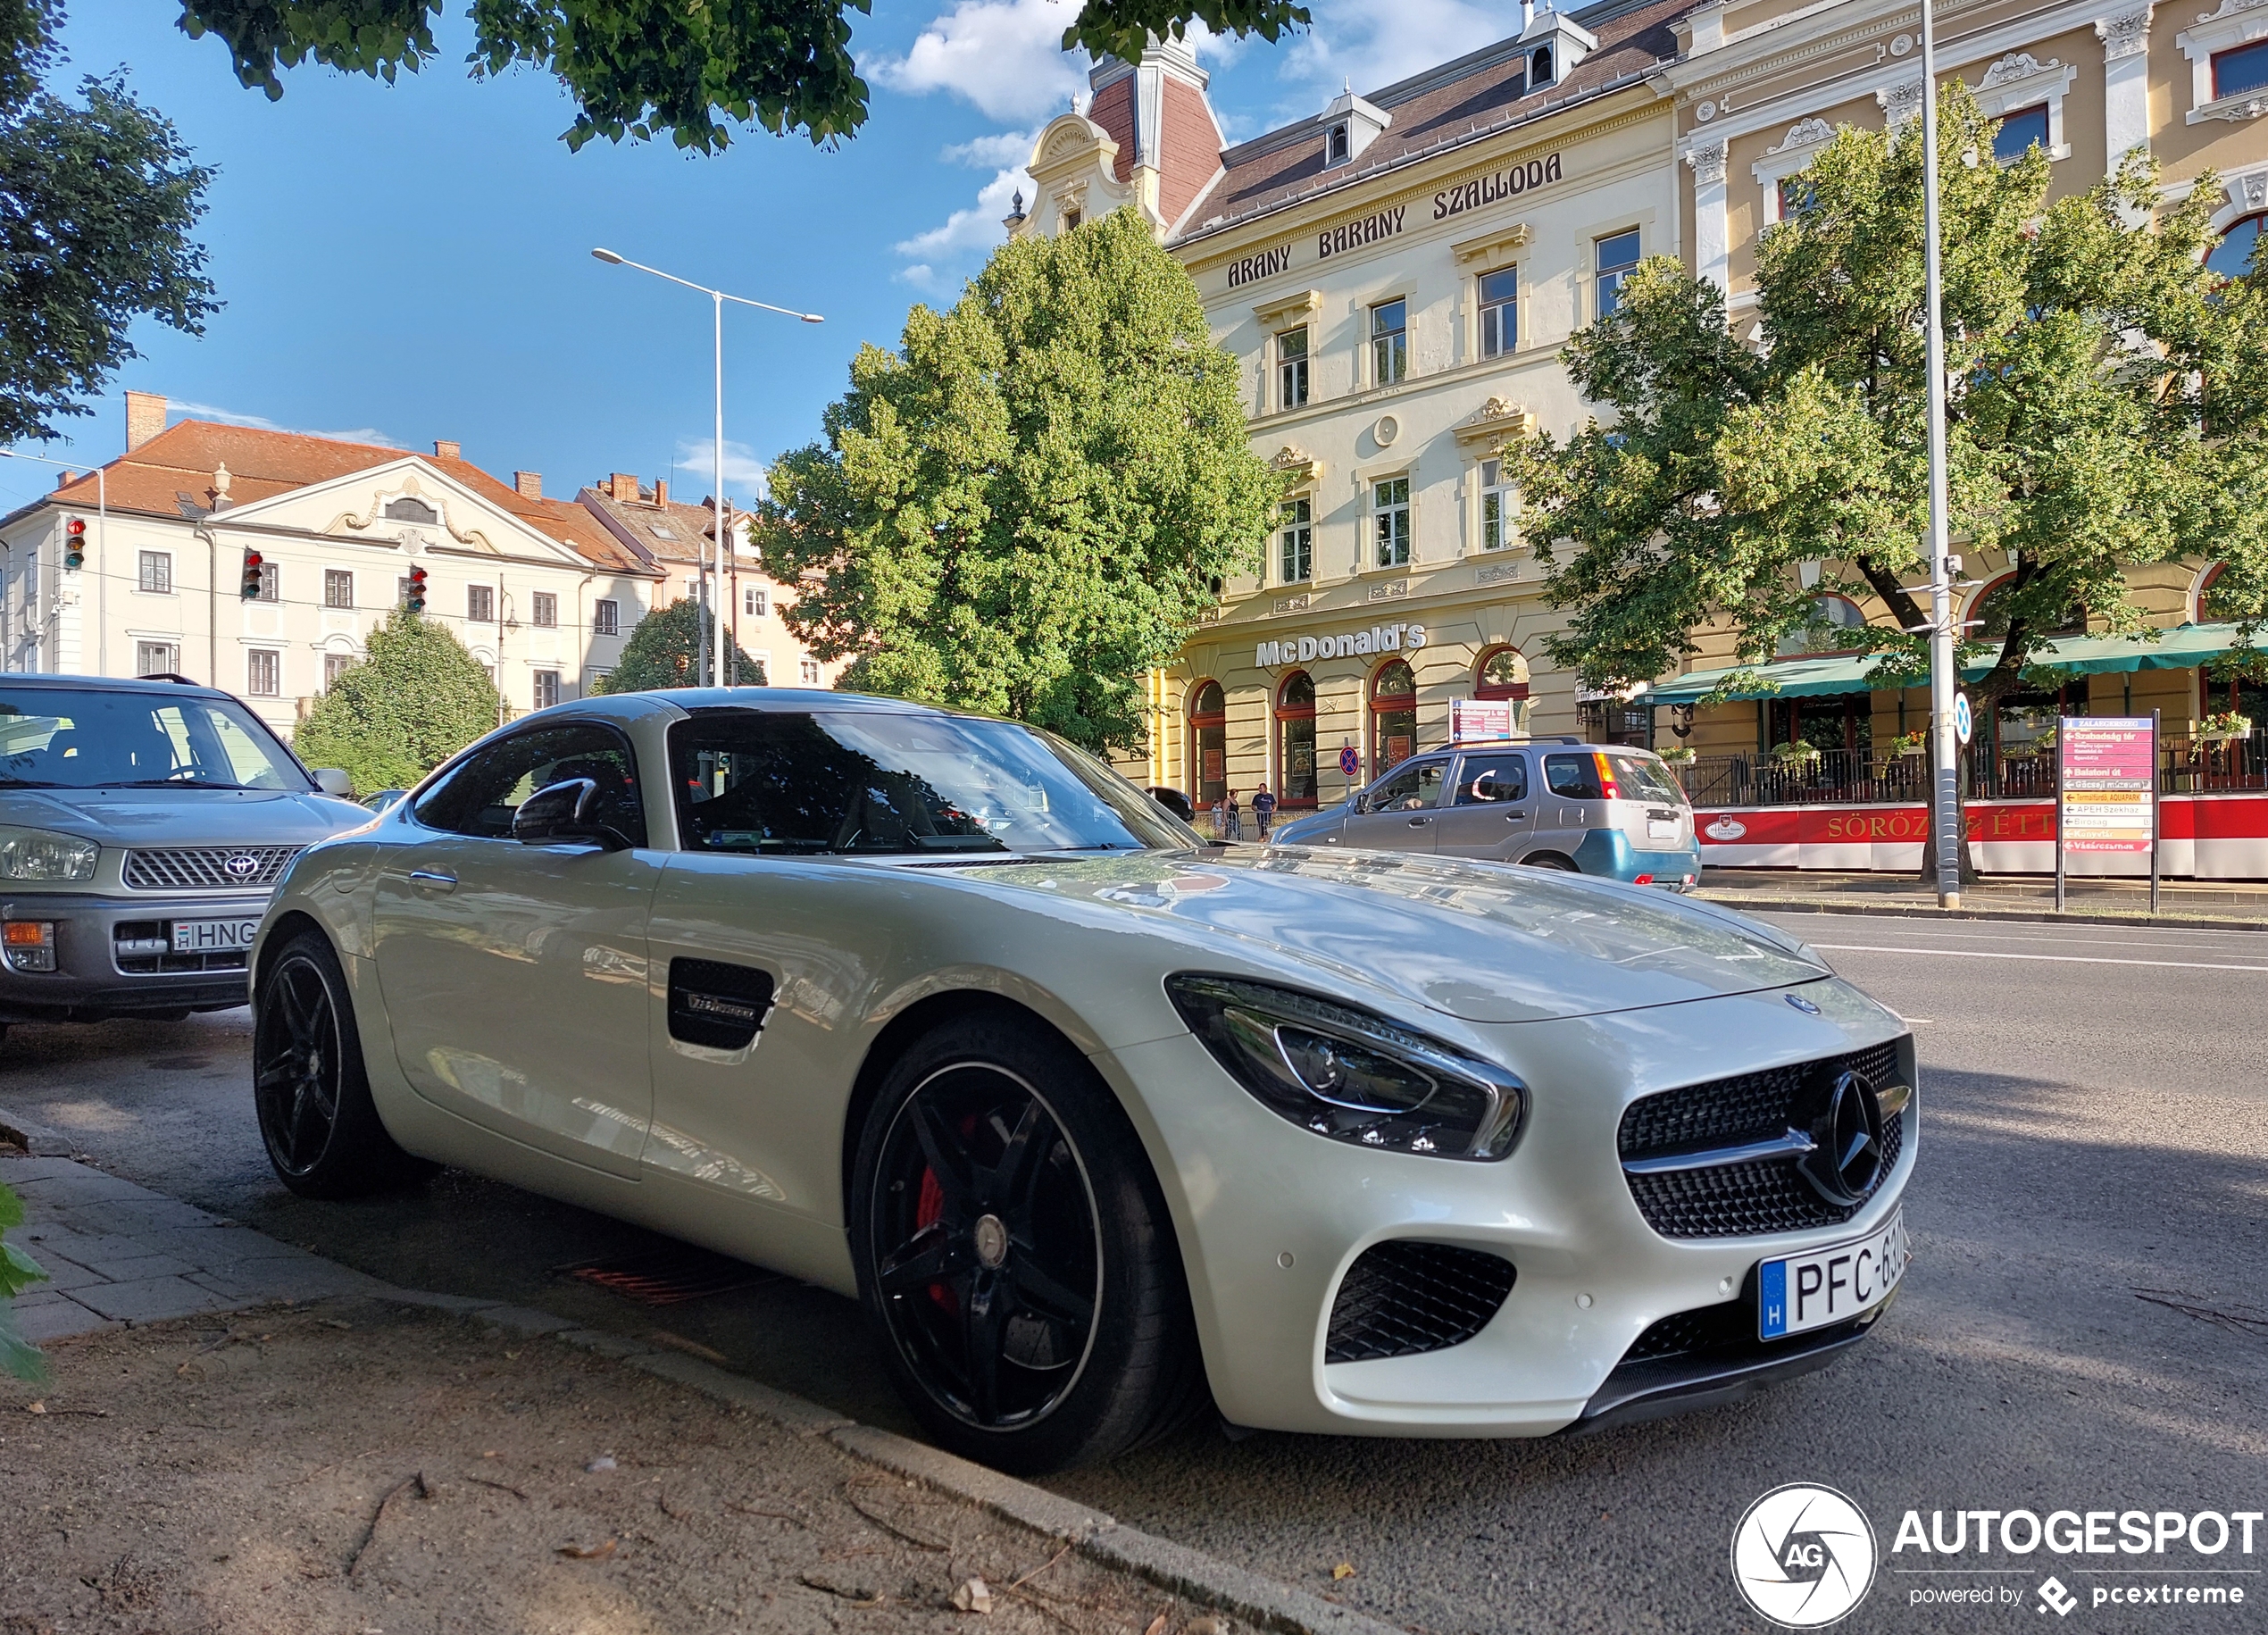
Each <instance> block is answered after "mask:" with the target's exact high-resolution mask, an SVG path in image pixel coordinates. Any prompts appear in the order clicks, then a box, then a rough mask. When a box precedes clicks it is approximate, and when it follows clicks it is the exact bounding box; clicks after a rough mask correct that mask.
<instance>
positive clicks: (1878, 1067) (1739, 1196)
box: [1616, 1041, 1912, 1238]
mask: <svg viewBox="0 0 2268 1635" xmlns="http://www.w3.org/2000/svg"><path fill="white" fill-rule="evenodd" d="M1846 1068H1848V1069H1851V1070H1854V1071H1855V1072H1858V1073H1859V1074H1861V1075H1862V1076H1863V1077H1864V1078H1865V1079H1866V1080H1867V1081H1868V1082H1869V1083H1871V1084H1872V1085H1873V1086H1874V1087H1875V1088H1876V1089H1878V1090H1879V1089H1882V1088H1883V1087H1884V1086H1887V1085H1889V1084H1893V1083H1897V1082H1898V1081H1899V1080H1900V1074H1899V1072H1898V1060H1897V1043H1896V1042H1895V1041H1892V1042H1890V1043H1887V1044H1881V1045H1877V1046H1874V1047H1872V1048H1870V1049H1866V1050H1860V1051H1855V1052H1853V1053H1852V1054H1851V1055H1845V1056H1833V1057H1830V1058H1828V1059H1827V1060H1825V1061H1823V1062H1808V1063H1803V1064H1798V1065H1796V1066H1793V1067H1775V1068H1769V1069H1767V1070H1765V1071H1764V1072H1757V1073H1743V1074H1741V1075H1740V1076H1739V1077H1738V1078H1733V1079H1719V1080H1713V1081H1712V1082H1710V1083H1707V1084H1694V1085H1688V1086H1687V1087H1686V1088H1684V1089H1677V1090H1664V1091H1663V1092H1662V1094H1660V1095H1658V1096H1647V1097H1642V1098H1640V1099H1639V1100H1638V1101H1634V1102H1632V1103H1631V1104H1630V1108H1629V1110H1628V1111H1627V1112H1625V1113H1624V1114H1622V1132H1621V1135H1620V1137H1619V1138H1618V1139H1617V1143H1616V1145H1617V1146H1618V1147H1619V1148H1620V1149H1621V1153H1622V1157H1623V1158H1624V1159H1625V1160H1629V1159H1633V1158H1647V1157H1654V1156H1657V1155H1663V1154H1668V1153H1675V1152H1680V1151H1692V1150H1694V1149H1696V1148H1698V1147H1712V1146H1714V1147H1729V1146H1733V1145H1737V1144H1739V1143H1740V1142H1743V1141H1751V1140H1769V1139H1772V1138H1773V1137H1775V1136H1778V1135H1780V1133H1781V1132H1782V1131H1784V1130H1787V1129H1788V1128H1789V1126H1790V1125H1791V1124H1794V1123H1796V1122H1799V1121H1798V1114H1797V1098H1798V1097H1800V1096H1801V1095H1802V1093H1803V1089H1804V1086H1805V1082H1806V1081H1807V1080H1809V1079H1810V1078H1811V1077H1812V1075H1814V1073H1818V1072H1822V1071H1824V1072H1836V1073H1839V1072H1842V1071H1844V1070H1845V1069H1846ZM1911 1106H1912V1104H1911V1103H1910V1102H1909V1103H1908V1104H1907V1108H1906V1109H1905V1110H1901V1111H1899V1112H1897V1113H1891V1112H1888V1111H1886V1112H1885V1113H1884V1114H1883V1115H1882V1173H1883V1174H1885V1175H1887V1174H1889V1172H1890V1171H1891V1169H1892V1168H1894V1167H1895V1166H1896V1165H1897V1161H1898V1154H1899V1152H1900V1151H1901V1150H1902V1149H1903V1148H1904V1147H1905V1120H1906V1116H1907V1112H1908V1111H1910V1109H1911ZM1623 1179H1624V1180H1626V1181H1628V1182H1629V1183H1630V1196H1631V1197H1632V1198H1634V1199H1635V1200H1636V1201H1637V1203H1638V1213H1639V1214H1643V1215H1644V1216H1645V1217H1646V1222H1647V1225H1649V1226H1651V1227H1652V1228H1653V1229H1654V1230H1655V1231H1657V1232H1659V1233H1661V1234H1662V1235H1663V1237H1664V1238H1746V1237H1753V1236H1761V1235H1764V1234H1766V1233H1771V1232H1797V1231H1805V1230H1810V1229H1811V1228H1813V1227H1818V1226H1838V1225H1840V1224H1841V1223H1842V1222H1845V1221H1847V1220H1849V1219H1850V1218H1851V1217H1852V1216H1853V1215H1855V1214H1857V1213H1858V1212H1859V1211H1860V1210H1861V1209H1863V1208H1864V1207H1865V1203H1866V1200H1864V1199H1861V1200H1860V1201H1859V1202H1857V1203H1855V1204H1849V1205H1841V1204H1830V1202H1828V1201H1827V1200H1826V1199H1825V1198H1823V1197H1820V1195H1819V1194H1818V1193H1817V1192H1815V1191H1814V1190H1813V1189H1812V1188H1811V1186H1810V1184H1809V1183H1808V1182H1806V1181H1805V1180H1804V1178H1803V1177H1802V1176H1801V1175H1800V1174H1798V1173H1797V1169H1796V1160H1795V1159H1794V1158H1793V1157H1774V1158H1768V1159H1760V1160H1757V1161H1755V1162H1753V1163H1744V1164H1721V1165H1717V1166H1715V1167H1713V1168H1707V1169H1687V1170H1666V1171H1662V1172H1656V1173H1653V1174H1637V1175H1634V1174H1629V1173H1625V1174H1624V1176H1623Z"/></svg>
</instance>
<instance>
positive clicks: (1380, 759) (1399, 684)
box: [1371, 658, 1417, 772]
mask: <svg viewBox="0 0 2268 1635" xmlns="http://www.w3.org/2000/svg"><path fill="white" fill-rule="evenodd" d="M1416 751H1417V677H1416V676H1415V675H1414V674H1413V673H1412V672H1411V670H1410V667H1409V665H1408V664H1406V663H1404V662H1403V661H1402V660H1400V659H1398V658H1397V659H1389V660H1388V661H1387V662H1386V663H1384V664H1383V665H1381V666H1380V668H1379V672H1378V673H1377V674H1376V675H1375V676H1372V678H1371V765H1372V771H1373V772H1387V771H1388V770H1390V769H1391V768H1393V767H1396V766H1398V765H1400V764H1401V763H1403V762H1405V761H1406V760H1408V759H1409V758H1410V756H1411V755H1413V754H1415V753H1416Z"/></svg>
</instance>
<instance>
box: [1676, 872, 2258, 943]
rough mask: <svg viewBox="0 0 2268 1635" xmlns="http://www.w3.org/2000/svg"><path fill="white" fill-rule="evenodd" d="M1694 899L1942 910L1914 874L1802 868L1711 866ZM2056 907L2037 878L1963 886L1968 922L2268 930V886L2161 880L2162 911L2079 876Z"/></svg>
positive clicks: (2142, 889) (2138, 885)
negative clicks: (2059, 909) (2061, 906)
mask: <svg viewBox="0 0 2268 1635" xmlns="http://www.w3.org/2000/svg"><path fill="white" fill-rule="evenodd" d="M1694 895H1695V896H1697V897H1702V898H1704V899H1705V900H1706V901H1709V902H1713V903H1724V904H1728V905H1731V906H1733V907H1736V908H1742V909H1749V910H1760V911H1761V910H1772V909H1791V910H1804V909H1809V910H1823V911H1827V912H1830V913H1891V914H1927V915H1935V914H1937V913H1939V912H1940V910H1939V908H1938V905H1937V893H1936V891H1935V889H1934V888H1931V887H1929V886H1925V885H1923V884H1922V882H1921V881H1920V880H1915V879H1914V877H1913V876H1911V875H1908V874H1830V873H1827V872H1814V871H1810V870H1795V869H1704V870H1703V871H1702V873H1701V884H1700V886H1699V888H1697V890H1696V891H1695V893H1694ZM2064 901H2065V903H2066V905H2067V906H2066V907H2065V909H2064V912H2063V913H2057V912H2056V910H2055V880H2053V879H2052V878H2050V879H2039V878H2035V877H2033V876H2030V875H2022V876H2002V877H1997V878H1992V879H1987V880H1975V881H1972V882H1971V883H1970V884H1969V885H1967V886H1964V888H1962V891H1961V908H1960V911H1959V912H1960V913H1961V914H1962V916H1963V917H1964V918H1969V919H2023V920H2060V921H2071V922H2093V923H2102V922H2108V923H2117V924H2133V925H2173V926H2181V925H2193V926H2201V927H2206V928H2210V929H2214V930H2229V929H2239V928H2245V927H2251V928H2257V929H2268V883H2261V882H2255V881H2251V880H2209V881H2189V880H2181V881H2174V880H2165V881H2161V882H2160V884H2159V889H2158V912H2157V913H2155V915H2153V914H2152V913H2150V885H2149V881H2148V880H2072V881H2071V882H2069V883H2068V885H2067V887H2066V889H2065V897H2064Z"/></svg>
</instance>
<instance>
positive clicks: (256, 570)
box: [244, 551, 267, 602]
mask: <svg viewBox="0 0 2268 1635" xmlns="http://www.w3.org/2000/svg"><path fill="white" fill-rule="evenodd" d="M266 560H267V559H266V558H265V557H263V556H262V555H260V553H259V552H257V551H246V553H245V554H244V599H245V600H246V601H247V602H256V601H258V600H259V599H260V569H261V565H262V564H263V563H264V562H265V561H266Z"/></svg>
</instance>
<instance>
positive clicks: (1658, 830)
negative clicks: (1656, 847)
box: [1646, 818, 1678, 840]
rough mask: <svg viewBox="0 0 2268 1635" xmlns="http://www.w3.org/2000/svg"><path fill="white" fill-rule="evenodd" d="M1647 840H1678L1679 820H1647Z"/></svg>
mask: <svg viewBox="0 0 2268 1635" xmlns="http://www.w3.org/2000/svg"><path fill="white" fill-rule="evenodd" d="M1646 838H1647V839H1649V840H1674V839H1676V838H1678V822H1677V820H1676V819H1675V818H1669V819H1666V820H1665V819H1663V818H1648V819H1647V820H1646Z"/></svg>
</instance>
